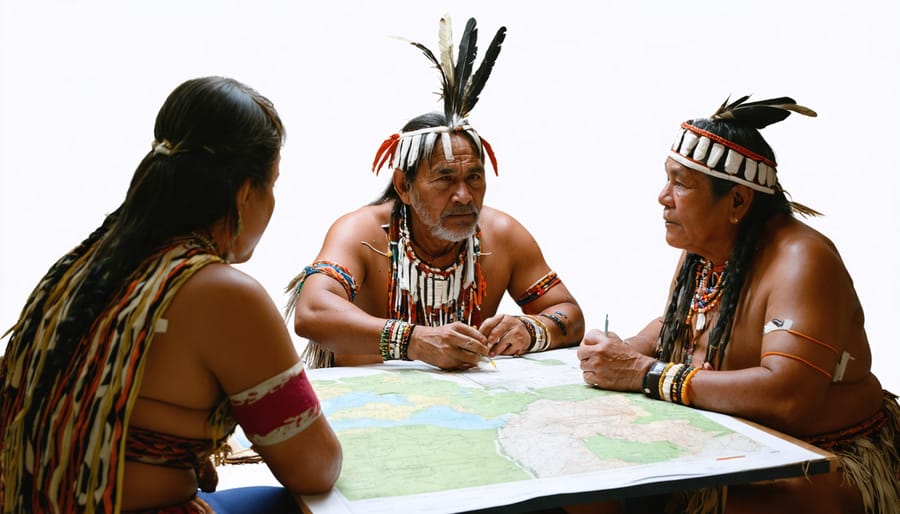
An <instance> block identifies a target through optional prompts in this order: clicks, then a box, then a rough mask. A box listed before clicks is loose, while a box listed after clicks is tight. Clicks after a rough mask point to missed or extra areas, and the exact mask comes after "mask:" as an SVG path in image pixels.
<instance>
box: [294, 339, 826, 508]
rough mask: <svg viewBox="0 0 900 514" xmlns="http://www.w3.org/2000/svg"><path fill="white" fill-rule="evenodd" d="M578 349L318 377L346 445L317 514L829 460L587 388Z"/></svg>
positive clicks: (714, 421)
mask: <svg viewBox="0 0 900 514" xmlns="http://www.w3.org/2000/svg"><path fill="white" fill-rule="evenodd" d="M581 377H582V375H581V370H580V369H579V367H578V361H577V358H576V356H575V351H574V349H569V350H562V351H554V352H549V353H544V354H534V355H529V356H526V357H523V358H506V359H498V360H497V369H494V368H491V367H489V366H485V367H482V368H480V369H478V370H470V371H465V372H457V373H447V372H439V371H436V370H434V369H433V368H430V367H428V366H425V365H423V364H421V363H397V364H394V363H389V364H387V365H384V366H377V367H357V368H331V369H321V370H313V371H312V372H311V373H310V378H311V379H312V382H313V386H314V388H315V390H316V393H317V394H318V395H319V398H320V400H321V402H322V407H323V411H324V412H325V413H326V415H327V417H328V420H329V422H330V423H331V425H332V427H333V428H334V430H335V432H336V433H337V434H338V437H339V438H340V441H341V444H342V446H343V450H344V466H343V471H342V473H341V477H340V479H339V480H338V483H337V486H336V488H335V490H334V491H333V492H332V493H330V494H328V495H323V496H319V497H305V499H306V500H307V504H308V505H309V507H310V508H311V509H312V511H313V512H314V513H318V512H320V511H321V512H391V513H396V512H426V511H427V512H456V511H460V510H473V509H479V508H487V507H491V506H496V505H504V504H511V503H516V502H519V501H523V500H527V499H529V498H533V497H536V496H544V495H550V494H562V493H571V492H577V491H585V490H587V491H590V490H598V489H610V488H615V487H622V486H626V485H633V484H637V483H642V482H648V481H653V480H659V479H660V477H667V478H672V477H673V476H704V475H709V474H719V473H723V472H729V471H739V470H742V469H754V468H765V467H770V466H776V465H781V464H786V463H795V462H804V461H806V460H820V459H821V456H820V455H818V454H815V453H812V452H808V451H807V450H804V449H802V448H800V447H798V446H795V445H792V444H789V443H787V442H785V441H783V440H781V439H779V438H776V437H773V436H771V435H769V434H768V433H765V432H762V431H759V430H756V429H754V428H751V427H750V426H748V425H745V424H743V423H740V422H738V421H737V420H734V419H732V418H728V417H725V416H720V415H716V414H713V413H707V412H703V411H699V410H696V409H690V408H685V407H681V406H677V405H672V404H668V403H665V402H660V401H655V400H650V399H648V398H646V397H644V396H642V395H640V394H622V393H611V392H607V391H602V390H598V389H594V388H591V387H588V386H586V385H585V384H584V383H583V381H582V378H581Z"/></svg>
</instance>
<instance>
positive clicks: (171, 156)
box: [13, 77, 285, 391]
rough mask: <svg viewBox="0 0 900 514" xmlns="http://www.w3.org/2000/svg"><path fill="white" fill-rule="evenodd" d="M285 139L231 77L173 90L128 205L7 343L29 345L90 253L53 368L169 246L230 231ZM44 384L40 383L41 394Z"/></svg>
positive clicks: (57, 273) (266, 105)
mask: <svg viewBox="0 0 900 514" xmlns="http://www.w3.org/2000/svg"><path fill="white" fill-rule="evenodd" d="M284 137H285V134H284V128H283V126H282V123H281V120H280V118H279V117H278V114H277V112H276V111H275V108H274V106H273V105H272V103H271V102H270V101H269V100H268V99H266V98H265V97H263V96H262V95H260V94H259V93H257V92H256V91H254V90H253V89H251V88H249V87H247V86H246V85H244V84H241V83H240V82H238V81H236V80H233V79H229V78H222V77H205V78H198V79H194V80H189V81H187V82H184V83H183V84H181V85H180V86H178V87H177V88H175V90H174V91H172V93H171V94H170V95H169V96H168V98H167V99H166V101H165V103H164V104H163V106H162V108H161V109H160V111H159V114H158V115H157V118H156V125H155V129H154V138H155V141H154V144H153V145H152V148H151V150H150V152H148V153H147V155H145V156H144V158H143V160H141V162H140V164H139V165H138V167H137V170H136V171H135V173H134V176H133V177H132V180H131V184H130V186H129V188H128V192H127V194H126V196H125V200H124V201H123V202H122V204H121V205H120V206H119V207H118V208H117V209H115V211H113V212H112V214H109V215H108V216H107V217H106V219H105V220H104V221H103V223H102V224H101V226H100V227H99V228H97V229H96V230H94V231H93V232H92V233H91V235H90V236H88V238H87V239H86V240H84V241H83V242H82V243H81V244H80V245H79V246H78V247H77V248H76V249H75V250H73V251H72V252H70V253H69V254H68V255H66V256H64V257H63V258H62V259H60V260H59V261H57V262H56V263H55V264H54V265H53V266H52V267H51V268H50V270H49V271H48V272H47V274H46V275H45V276H44V278H43V279H42V280H41V282H40V283H39V284H38V286H37V288H36V290H35V292H34V293H32V297H31V298H32V300H34V301H33V302H32V301H30V302H29V304H30V305H28V306H26V309H25V310H23V314H22V318H20V320H19V322H18V323H17V324H16V327H14V330H15V331H16V332H19V333H18V334H15V335H14V336H13V339H14V340H18V344H19V345H21V344H29V342H30V341H31V340H32V339H33V337H34V335H35V332H36V330H37V328H38V326H39V325H40V322H41V318H42V315H43V312H44V307H45V305H44V304H45V303H46V301H47V294H46V293H47V291H50V290H51V289H52V288H53V287H54V286H55V285H56V284H57V283H58V282H59V280H60V278H61V277H62V276H63V275H65V273H66V272H67V271H68V270H69V269H70V268H71V266H72V264H73V263H74V262H76V261H77V260H78V259H79V258H81V257H82V256H83V255H86V253H87V252H91V251H92V255H91V256H90V259H91V263H90V265H89V266H88V268H87V269H88V272H87V273H86V275H85V277H84V278H83V279H81V280H80V284H78V286H77V287H76V288H74V290H72V291H68V292H67V294H68V295H69V297H71V304H70V307H69V308H68V309H67V310H66V312H65V315H64V319H61V320H58V325H57V333H56V342H55V345H54V347H53V349H52V351H51V352H50V354H49V356H48V362H47V365H46V366H45V367H44V369H59V368H58V367H57V366H62V365H64V364H65V363H66V362H68V361H69V359H70V358H71V356H72V352H73V351H74V348H75V347H76V344H77V343H78V341H79V340H80V339H81V338H82V337H84V336H85V335H86V334H87V333H88V331H89V330H90V327H91V325H92V324H93V323H94V320H95V319H96V318H97V317H98V316H99V315H100V313H101V312H102V311H103V310H104V309H105V308H106V306H107V305H108V304H109V302H110V301H112V300H113V299H114V297H115V295H116V294H117V292H118V291H120V290H121V288H122V287H123V286H124V285H125V284H126V282H127V279H128V277H129V276H130V275H131V274H132V273H133V272H135V270H136V269H137V268H138V267H139V266H140V265H141V263H142V262H143V261H144V260H145V259H146V258H147V257H148V256H149V255H151V254H152V253H153V252H154V250H156V249H157V248H159V247H160V246H161V245H162V244H163V243H164V242H165V241H166V240H169V239H171V238H173V237H176V236H181V235H188V234H190V233H191V232H192V231H197V230H204V229H206V228H208V227H209V226H211V225H212V224H214V223H216V222H219V221H223V220H224V221H225V223H226V226H227V227H229V229H230V230H232V231H233V232H234V233H236V231H237V227H238V221H239V220H238V214H237V205H236V198H237V191H238V189H239V188H240V187H241V185H242V184H243V183H244V182H245V181H246V180H247V179H249V180H250V181H251V183H252V184H253V185H254V186H262V185H264V184H267V183H268V181H269V180H271V179H272V178H273V177H272V171H273V169H274V165H275V163H276V162H277V159H278V156H279V153H280V149H281V146H282V144H283V141H284ZM57 301H59V300H57ZM32 303H33V304H32ZM47 386H49V384H43V385H39V386H38V391H40V390H42V388H43V387H47Z"/></svg>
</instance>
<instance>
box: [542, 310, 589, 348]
mask: <svg viewBox="0 0 900 514" xmlns="http://www.w3.org/2000/svg"><path fill="white" fill-rule="evenodd" d="M533 315H534V316H537V317H538V320H540V321H541V322H542V323H543V327H544V328H545V329H546V331H547V337H549V339H550V346H549V348H548V349H552V348H564V347H567V346H573V345H576V344H578V343H580V342H581V339H582V338H583V337H584V317H583V315H582V312H581V308H580V307H579V306H578V304H576V303H574V302H562V303H558V304H556V305H551V306H549V307H547V308H545V309H543V310H541V311H540V312H538V313H535V314H533Z"/></svg>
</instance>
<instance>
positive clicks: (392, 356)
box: [378, 319, 416, 361]
mask: <svg viewBox="0 0 900 514" xmlns="http://www.w3.org/2000/svg"><path fill="white" fill-rule="evenodd" d="M414 328H416V326H415V325H413V324H411V323H407V322H405V321H401V320H399V319H389V320H387V321H385V322H384V328H382V329H381V340H380V341H379V342H378V349H379V351H380V352H381V356H382V357H383V358H384V360H386V361H389V360H404V361H408V360H409V357H408V356H407V350H408V349H409V339H410V338H411V337H412V333H413V329H414Z"/></svg>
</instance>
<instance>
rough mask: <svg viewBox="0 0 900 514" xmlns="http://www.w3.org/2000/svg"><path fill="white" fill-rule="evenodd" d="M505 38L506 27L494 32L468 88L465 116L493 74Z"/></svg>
mask: <svg viewBox="0 0 900 514" xmlns="http://www.w3.org/2000/svg"><path fill="white" fill-rule="evenodd" d="M504 39H506V27H500V29H499V30H497V33H496V34H494V39H493V40H491V44H490V46H488V49H487V52H485V54H484V59H483V60H482V61H481V65H480V66H478V70H476V71H475V74H474V75H472V81H471V83H470V84H469V85H468V87H467V88H466V97H465V99H464V101H463V105H462V110H461V111H460V114H461V116H462V117H463V118H465V117H466V116H468V115H469V111H471V110H472V108H473V107H475V104H476V103H478V95H480V94H481V90H482V89H484V85H485V84H486V83H487V79H488V77H489V76H490V75H491V70H493V69H494V63H495V62H496V61H497V56H499V55H500V47H501V45H503V40H504Z"/></svg>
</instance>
